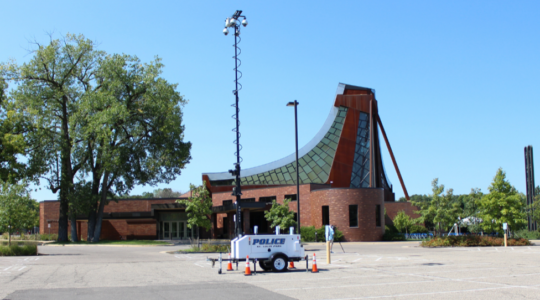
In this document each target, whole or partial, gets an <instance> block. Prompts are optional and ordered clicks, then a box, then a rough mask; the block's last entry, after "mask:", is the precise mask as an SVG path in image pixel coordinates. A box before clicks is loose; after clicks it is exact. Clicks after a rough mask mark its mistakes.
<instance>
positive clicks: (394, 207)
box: [384, 202, 420, 220]
mask: <svg viewBox="0 0 540 300" xmlns="http://www.w3.org/2000/svg"><path fill="white" fill-rule="evenodd" d="M384 208H385V209H386V214H387V215H388V217H390V220H393V219H394V217H395V216H396V215H397V213H398V212H400V211H402V210H404V211H405V213H406V214H407V215H409V216H410V217H411V218H418V217H420V215H419V214H415V213H414V212H415V211H417V210H418V207H416V206H412V204H411V202H384Z"/></svg>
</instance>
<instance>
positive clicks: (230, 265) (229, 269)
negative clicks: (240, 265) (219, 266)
mask: <svg viewBox="0 0 540 300" xmlns="http://www.w3.org/2000/svg"><path fill="white" fill-rule="evenodd" d="M232 270H233V269H232V262H231V254H230V253H229V263H228V264H227V271H232Z"/></svg>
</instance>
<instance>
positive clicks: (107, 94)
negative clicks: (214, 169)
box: [76, 54, 191, 241]
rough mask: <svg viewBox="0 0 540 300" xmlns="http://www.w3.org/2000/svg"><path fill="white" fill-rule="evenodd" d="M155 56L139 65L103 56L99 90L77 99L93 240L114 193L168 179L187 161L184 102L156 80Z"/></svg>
mask: <svg viewBox="0 0 540 300" xmlns="http://www.w3.org/2000/svg"><path fill="white" fill-rule="evenodd" d="M163 67H164V66H163V64H162V63H161V59H159V58H156V59H155V60H153V61H151V62H150V63H142V62H141V61H140V60H139V59H138V58H137V57H134V56H129V55H125V54H124V55H117V54H115V55H108V56H106V57H104V58H103V59H102V60H101V61H100V62H99V67H98V69H97V71H96V75H95V76H96V84H98V85H99V89H97V90H96V93H94V94H92V95H91V96H90V97H85V98H84V99H81V110H80V111H78V112H77V113H76V116H77V118H79V119H82V120H84V126H83V127H82V129H81V139H82V140H84V141H85V142H86V153H88V156H89V158H88V162H87V164H86V165H85V166H84V168H83V171H84V172H85V173H86V174H88V175H89V176H90V177H91V178H92V187H91V190H92V194H93V195H94V196H95V197H93V198H92V199H93V208H92V210H91V213H90V215H89V222H88V224H89V226H88V237H89V239H90V240H92V241H98V240H99V236H100V233H101V222H102V216H103V210H104V207H105V205H106V204H107V203H108V201H109V199H111V198H114V195H122V194H125V193H127V192H129V191H130V190H131V189H132V188H133V187H134V186H135V185H145V184H151V185H153V184H157V183H162V182H165V183H168V182H170V181H172V180H174V179H175V178H176V177H177V176H178V175H180V173H181V170H182V169H183V168H184V167H185V165H186V164H187V163H188V162H189V160H190V159H191V157H190V149H191V143H189V142H184V126H183V124H182V110H181V109H182V107H183V105H184V104H185V103H186V102H187V101H186V100H184V98H183V97H182V96H181V95H180V93H179V92H178V91H177V90H176V88H177V85H176V84H171V83H169V82H167V81H166V80H165V79H163V78H161V76H160V75H161V73H162V70H163Z"/></svg>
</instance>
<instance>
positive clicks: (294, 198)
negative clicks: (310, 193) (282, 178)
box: [285, 194, 297, 201]
mask: <svg viewBox="0 0 540 300" xmlns="http://www.w3.org/2000/svg"><path fill="white" fill-rule="evenodd" d="M285 199H291V201H296V200H297V198H296V194H292V195H285Z"/></svg>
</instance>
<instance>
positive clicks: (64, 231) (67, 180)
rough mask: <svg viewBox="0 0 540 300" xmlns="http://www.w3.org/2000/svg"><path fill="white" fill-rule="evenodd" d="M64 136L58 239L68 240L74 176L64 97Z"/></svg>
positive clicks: (61, 160)
mask: <svg viewBox="0 0 540 300" xmlns="http://www.w3.org/2000/svg"><path fill="white" fill-rule="evenodd" d="M62 114H63V116H64V118H62V136H61V145H60V146H61V148H60V163H61V167H60V170H61V171H60V172H61V174H60V197H59V198H60V216H59V219H58V241H59V242H67V241H68V213H69V197H70V196H71V188H72V184H73V176H72V169H71V143H70V139H69V125H68V119H67V116H68V113H67V99H64V103H63V104H62Z"/></svg>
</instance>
